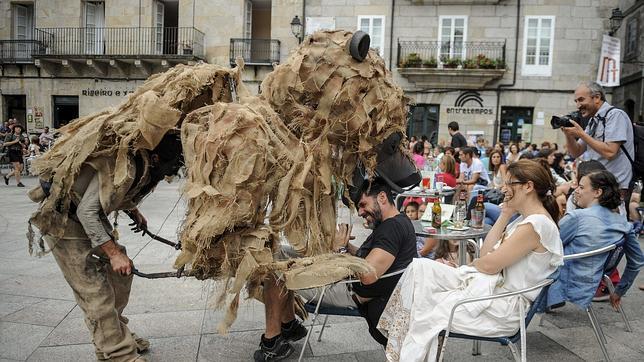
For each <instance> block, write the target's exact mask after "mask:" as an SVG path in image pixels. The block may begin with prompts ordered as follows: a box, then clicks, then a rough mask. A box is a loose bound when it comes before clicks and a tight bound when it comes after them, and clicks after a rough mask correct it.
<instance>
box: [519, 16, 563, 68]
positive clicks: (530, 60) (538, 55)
mask: <svg viewBox="0 0 644 362" xmlns="http://www.w3.org/2000/svg"><path fill="white" fill-rule="evenodd" d="M554 36H555V17H554V16H526V17H525V27H524V32H523V66H522V69H521V75H525V76H544V77H549V76H551V75H552V51H553V45H554Z"/></svg>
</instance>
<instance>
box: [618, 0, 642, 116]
mask: <svg viewBox="0 0 644 362" xmlns="http://www.w3.org/2000/svg"><path fill="white" fill-rule="evenodd" d="M619 8H620V9H621V10H622V13H623V15H624V19H623V20H622V23H621V25H620V27H619V29H618V30H617V32H616V34H615V36H617V37H619V38H620V40H621V41H620V44H621V60H622V61H621V64H622V69H621V74H620V86H619V87H616V88H615V90H614V93H613V104H614V105H615V106H617V107H620V108H622V109H623V110H625V111H626V113H628V116H629V117H630V118H631V120H632V121H633V122H638V123H640V124H641V123H644V1H641V0H639V1H638V0H622V1H620V4H619Z"/></svg>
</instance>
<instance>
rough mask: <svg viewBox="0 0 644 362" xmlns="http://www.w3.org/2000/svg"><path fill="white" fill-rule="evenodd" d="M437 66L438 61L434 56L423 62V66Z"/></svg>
mask: <svg viewBox="0 0 644 362" xmlns="http://www.w3.org/2000/svg"><path fill="white" fill-rule="evenodd" d="M437 66H438V62H437V61H436V58H429V59H428V60H425V61H424V62H423V68H436V67H437Z"/></svg>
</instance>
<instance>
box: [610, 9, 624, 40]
mask: <svg viewBox="0 0 644 362" xmlns="http://www.w3.org/2000/svg"><path fill="white" fill-rule="evenodd" d="M609 20H610V33H608V35H610V36H613V35H614V34H615V32H617V29H619V27H620V26H621V25H622V20H624V14H622V11H621V10H619V8H615V9H613V12H612V13H611V15H610V19H609Z"/></svg>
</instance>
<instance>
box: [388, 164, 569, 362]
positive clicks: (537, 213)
mask: <svg viewBox="0 0 644 362" xmlns="http://www.w3.org/2000/svg"><path fill="white" fill-rule="evenodd" d="M554 188H555V185H554V181H553V180H552V176H551V175H550V172H549V171H548V170H547V169H545V168H544V167H543V166H542V165H541V164H540V163H537V162H534V161H529V160H526V161H518V162H515V163H513V164H511V165H509V166H508V170H507V173H506V177H505V180H504V186H503V193H504V194H505V200H504V206H503V211H502V213H501V216H500V217H499V219H498V220H497V222H496V223H495V224H494V226H493V227H492V229H491V230H490V232H489V233H488V235H487V237H486V238H485V242H484V243H483V245H482V247H481V251H480V254H481V257H480V258H478V259H475V260H474V261H473V262H472V263H471V264H470V265H463V266H460V267H459V268H451V267H449V266H447V265H444V264H441V263H438V262H436V261H433V260H427V259H415V260H414V261H413V262H412V263H411V264H410V265H409V266H408V267H407V270H406V271H405V273H404V274H403V275H402V277H401V278H400V280H399V282H398V285H397V286H396V289H395V290H394V292H393V294H392V295H391V297H390V299H389V302H388V303H387V307H386V308H385V311H384V313H383V314H382V316H381V318H380V321H379V323H378V329H380V330H381V331H382V332H383V333H384V334H385V335H387V336H388V343H387V348H386V351H385V354H386V357H387V359H388V360H389V361H397V360H400V361H421V360H434V359H435V358H436V355H437V353H438V335H439V333H440V332H441V331H442V330H443V329H445V327H446V326H447V321H448V319H449V317H450V310H451V309H452V307H453V306H454V305H455V304H456V303H457V302H458V301H460V300H462V299H465V298H472V297H483V296H489V295H492V294H499V293H504V292H509V291H516V290H520V289H523V288H527V287H531V286H534V285H536V284H538V283H541V282H543V281H544V280H546V279H547V278H548V277H550V275H551V274H552V273H553V272H554V271H556V270H557V268H558V267H559V265H562V264H563V247H562V245H561V239H560V238H559V229H558V227H557V220H559V209H558V207H557V203H556V201H555V198H554V196H552V192H553V190H554ZM515 213H518V214H519V215H520V216H519V217H518V218H517V219H516V220H515V221H513V222H510V219H511V218H512V216H513V215H514V214H515ZM538 294H539V290H535V291H532V292H529V293H525V294H523V295H522V296H518V295H517V296H513V297H509V298H502V299H494V300H490V301H487V302H486V304H483V305H477V307H476V309H475V311H474V310H470V309H469V308H461V309H457V310H456V313H455V314H454V317H453V320H452V328H453V329H452V331H453V332H454V333H464V334H471V335H479V336H487V337H494V336H503V335H506V336H507V335H513V334H515V333H516V332H517V331H518V330H519V325H520V321H521V320H522V319H523V318H524V316H522V315H521V312H520V311H521V310H528V308H529V307H530V303H531V302H532V301H534V299H535V298H536V296H537V295H538ZM412 305H413V308H412ZM474 315H475V316H476V317H474Z"/></svg>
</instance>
